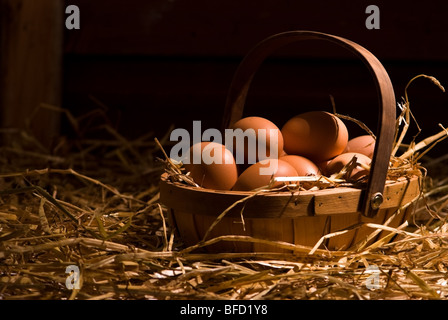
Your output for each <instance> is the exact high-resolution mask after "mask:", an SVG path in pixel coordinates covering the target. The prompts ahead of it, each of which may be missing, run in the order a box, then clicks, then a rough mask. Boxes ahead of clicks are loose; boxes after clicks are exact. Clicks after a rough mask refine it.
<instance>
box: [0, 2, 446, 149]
mask: <svg viewBox="0 0 448 320" xmlns="http://www.w3.org/2000/svg"><path fill="white" fill-rule="evenodd" d="M18 2H23V3H26V2H27V1H25V0H16V1H12V0H3V9H5V7H8V6H15V5H16V4H17V3H18ZM36 2H40V1H36ZM44 2H46V3H47V6H54V3H55V1H51V0H42V1H41V2H40V3H41V4H42V3H44ZM11 3H13V4H11ZM51 3H53V4H51ZM69 4H75V5H77V6H78V7H79V9H80V18H81V28H80V30H67V29H66V28H65V27H64V21H65V18H66V17H67V16H68V15H67V14H65V13H64V12H63V11H62V13H61V17H60V21H59V22H56V25H58V23H59V24H62V29H61V30H62V40H60V42H59V44H60V46H61V61H60V74H61V77H60V87H58V86H57V85H56V89H55V90H56V91H58V90H59V95H58V96H57V97H56V99H53V101H54V102H52V101H50V102H49V103H54V104H57V105H58V106H60V107H63V108H65V109H67V110H69V111H70V112H71V113H72V114H73V115H75V116H81V115H83V114H86V113H87V112H90V111H92V110H97V109H99V110H102V112H105V113H106V114H107V116H108V117H109V118H110V119H111V123H112V124H113V126H114V127H116V128H117V130H118V131H119V132H121V133H122V134H123V135H124V136H126V137H128V138H130V139H133V138H136V137H138V136H140V135H143V134H146V133H148V132H154V134H155V136H158V137H160V136H162V135H164V134H165V133H166V132H167V130H168V129H169V127H170V125H174V126H175V127H182V128H185V129H187V130H191V125H192V121H193V120H202V123H203V129H205V128H207V127H218V128H219V126H220V123H221V118H222V113H223V108H224V104H225V100H226V95H227V90H228V88H229V86H230V83H231V80H232V77H233V74H234V73H235V70H236V68H237V66H238V64H239V63H240V62H241V60H242V58H243V57H244V55H245V54H247V53H248V51H249V50H250V49H251V48H252V47H254V46H255V45H256V44H257V43H258V42H259V41H261V40H263V39H264V38H266V37H268V36H270V35H273V34H276V33H279V32H284V31H290V30H314V31H321V32H326V33H331V34H334V35H339V36H342V37H345V38H348V39H350V40H352V41H354V42H357V43H358V44H360V45H362V46H364V47H365V48H367V49H368V50H369V51H371V52H372V53H373V54H374V55H376V56H377V57H378V59H379V60H380V61H381V62H382V63H383V65H384V66H385V68H386V70H387V71H388V73H389V76H390V78H391V80H392V83H393V85H394V89H395V94H396V99H397V101H400V100H401V97H402V96H403V94H404V88H405V86H406V84H407V82H408V81H409V80H410V79H411V78H412V77H414V76H416V75H418V74H421V73H424V74H428V75H432V76H434V77H436V78H437V79H438V80H440V82H441V83H442V85H445V86H448V64H447V63H448V44H447V39H448V37H447V31H448V22H447V17H448V3H447V2H444V1H419V2H408V1H373V2H372V1H287V0H278V1H261V0H257V1H255V0H254V1H230V0H225V1H224V0H214V1H210V0H191V1H185V0H150V1H148V0H130V1H118V0H107V1H106V0H94V1H93V0H72V1H65V2H64V1H63V3H62V4H61V3H59V4H58V5H57V6H59V7H58V10H60V9H61V7H62V10H65V7H66V6H67V5H69ZM370 4H375V5H377V6H378V7H379V9H380V29H379V30H368V29H367V28H366V27H365V21H366V19H367V17H368V16H369V14H366V13H365V10H366V7H367V6H368V5H370ZM47 8H48V7H47ZM14 10H15V9H14ZM14 10H11V9H9V13H7V11H5V10H3V12H2V17H3V18H2V20H3V26H4V25H5V24H6V25H7V26H11V21H14ZM55 12H58V11H55ZM45 14H47V15H48V14H49V13H48V9H45V11H42V15H41V17H43V16H44V15H45ZM54 14H56V13H54ZM54 14H53V15H54ZM50 17H51V16H50ZM5 21H6V22H5ZM40 25H41V24H40ZM53 27H54V26H53ZM3 34H4V33H3ZM49 37H50V40H49V39H47V41H46V45H47V46H48V42H49V41H51V36H49ZM25 39H26V37H25ZM4 43H5V42H4V41H3V48H2V51H4V50H8V49H7V48H6V49H5V46H6V45H5V44H4ZM18 50H20V49H18ZM30 55H32V52H30ZM3 57H5V55H3ZM5 64H6V66H5ZM37 64H38V63H37ZM5 68H7V69H10V70H9V72H14V71H11V68H12V67H11V65H9V66H8V64H7V63H5V59H4V58H3V70H5ZM40 74H43V77H44V79H45V72H40ZM5 81H6V82H7V78H6V80H5V78H3V85H2V88H3V90H8V92H10V90H11V89H10V88H6V89H5ZM42 81H43V80H36V81H35V82H36V83H42ZM29 86H32V84H30V85H29ZM6 87H7V86H6ZM330 95H332V96H333V97H334V99H335V103H336V108H337V111H338V112H339V113H342V114H347V115H350V116H352V117H355V118H357V119H359V120H361V121H363V122H364V123H366V124H367V125H368V126H369V127H370V128H371V129H372V130H374V131H375V130H376V116H377V110H376V108H377V97H376V89H375V87H374V85H373V81H372V80H371V78H370V74H369V72H368V71H367V69H366V67H365V66H364V65H363V64H362V63H361V62H360V61H358V60H357V59H356V57H354V56H353V55H352V54H351V53H349V52H348V51H346V50H345V49H341V48H338V47H336V46H335V45H333V44H327V43H321V42H316V41H306V42H302V43H298V44H295V45H291V46H289V47H285V48H283V49H281V50H279V52H277V53H276V54H275V55H273V56H272V57H271V58H270V59H269V60H267V61H266V62H265V63H264V64H263V65H262V66H261V68H260V69H259V72H258V73H257V75H256V77H255V79H254V81H253V83H252V86H251V89H250V91H249V96H248V100H247V104H246V109H245V111H246V115H260V116H265V117H267V118H269V119H271V120H272V121H274V122H275V123H277V125H279V126H281V125H282V124H283V123H284V122H285V121H286V120H287V119H288V118H289V117H290V116H293V115H295V114H298V113H301V112H305V111H308V110H327V111H331V110H332V109H331V103H330ZM409 97H410V100H411V107H412V110H413V112H414V115H415V117H416V118H417V119H418V121H419V124H420V127H421V128H422V129H423V133H422V134H423V136H424V137H426V136H428V135H431V134H434V133H436V132H438V131H440V128H439V127H438V123H442V124H444V125H445V126H448V117H447V116H446V115H447V110H448V109H447V108H448V98H447V97H448V96H447V93H443V92H442V91H441V90H440V89H438V88H437V87H436V86H434V85H433V84H432V83H431V82H430V81H428V80H424V79H419V80H417V81H416V82H414V83H413V85H412V86H411V88H410V89H409ZM44 99H45V98H44V97H43V98H42V99H41V100H42V101H32V102H30V103H34V104H35V105H37V104H38V103H40V102H45V101H43V100H44ZM1 107H2V110H3V114H4V116H3V119H15V120H8V121H3V122H4V123H3V125H4V126H6V127H14V126H20V125H22V123H21V121H22V120H20V119H23V118H26V117H25V116H23V115H24V114H25V113H23V112H22V111H20V110H21V109H23V108H25V107H24V106H23V104H21V105H16V106H14V105H12V104H10V103H7V102H3V103H2V106H1ZM33 107H34V106H31V107H29V109H28V110H30V108H31V109H32V108H33ZM21 112H22V113H21ZM19 113H21V114H22V116H16V117H15V118H14V117H11V116H8V114H15V115H17V114H19ZM26 113H28V114H29V113H30V112H29V111H26ZM5 114H6V116H5ZM57 117H58V119H57V120H58V121H59V122H57V124H58V125H57V126H53V127H51V128H53V129H51V130H53V131H54V132H53V135H51V136H49V135H48V131H51V130H50V126H49V125H48V123H46V121H49V120H48V119H50V118H54V115H49V114H47V115H46V116H42V118H41V120H39V121H38V124H37V128H36V131H37V132H39V130H40V131H44V132H45V134H43V136H44V139H51V138H52V137H54V136H58V135H59V134H72V132H71V128H70V125H69V123H68V121H67V117H66V116H65V115H64V114H63V113H58V116H57ZM53 120H54V119H53ZM5 122H6V123H5ZM350 126H352V125H350ZM352 127H353V128H352V129H351V130H353V131H352V132H353V135H356V134H359V133H360V132H359V131H356V130H358V129H357V127H356V126H352ZM54 128H56V129H54ZM423 136H422V138H423ZM441 148H442V149H443V148H446V143H445V144H443V145H441V146H440V147H439V148H436V149H438V150H439V151H440V150H441Z"/></svg>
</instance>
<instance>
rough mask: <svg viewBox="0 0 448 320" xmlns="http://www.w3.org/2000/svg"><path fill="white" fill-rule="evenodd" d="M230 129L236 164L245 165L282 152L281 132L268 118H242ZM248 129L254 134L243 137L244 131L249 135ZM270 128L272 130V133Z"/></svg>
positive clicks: (276, 156)
mask: <svg viewBox="0 0 448 320" xmlns="http://www.w3.org/2000/svg"><path fill="white" fill-rule="evenodd" d="M230 129H233V130H234V131H233V135H234V138H233V154H234V157H235V160H236V163H237V164H243V165H246V167H247V165H250V164H254V163H256V162H259V161H261V160H264V159H267V158H278V157H279V156H280V154H281V153H282V152H283V136H282V133H281V131H280V129H279V128H278V127H277V126H276V125H275V124H274V123H273V122H271V121H269V120H268V119H265V118H262V117H246V118H242V119H240V120H238V121H237V122H235V123H234V124H233V125H232V126H231V128H230ZM236 129H241V130H242V131H241V130H237V131H235V130H236ZM248 129H253V130H254V131H253V133H254V135H252V136H249V138H247V139H246V138H243V137H244V133H246V135H249V132H250V131H246V130H248ZM271 130H274V131H273V132H275V134H274V135H273V134H272V132H271ZM238 132H239V133H238ZM241 133H243V134H241ZM237 134H238V135H237ZM276 136H277V137H276ZM227 138H228V137H227V136H226V139H227ZM226 141H227V140H226ZM271 144H272V145H271ZM248 146H249V147H248ZM271 149H272V153H271Z"/></svg>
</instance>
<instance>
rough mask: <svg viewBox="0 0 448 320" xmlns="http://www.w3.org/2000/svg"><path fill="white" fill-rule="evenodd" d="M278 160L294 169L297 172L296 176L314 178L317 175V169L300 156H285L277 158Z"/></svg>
mask: <svg viewBox="0 0 448 320" xmlns="http://www.w3.org/2000/svg"><path fill="white" fill-rule="evenodd" d="M279 160H283V161H286V162H288V163H289V164H290V165H292V166H293V167H294V169H296V171H297V175H299V176H311V175H312V176H316V175H318V174H319V168H318V167H317V165H316V164H315V163H314V162H313V161H311V160H310V159H307V158H305V157H302V156H296V155H286V156H282V157H280V158H279Z"/></svg>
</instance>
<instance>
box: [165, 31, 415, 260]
mask: <svg viewBox="0 0 448 320" xmlns="http://www.w3.org/2000/svg"><path fill="white" fill-rule="evenodd" d="M308 39H318V40H325V41H330V42H333V43H336V44H337V45H340V46H342V47H344V48H347V49H348V50H349V51H351V52H353V53H355V54H356V55H357V56H358V57H359V58H360V59H361V60H362V61H363V62H364V63H365V65H366V66H367V67H368V69H369V71H370V73H371V75H372V76H373V79H374V81H375V84H376V87H377V93H378V98H379V99H378V102H379V117H378V129H377V140H376V145H375V151H374V155H373V159H372V165H371V171H370V175H369V181H368V183H367V186H366V188H365V189H357V188H348V187H338V188H332V189H326V190H318V191H300V192H298V191H297V192H288V191H282V192H270V193H263V194H257V195H255V196H252V197H250V198H249V199H247V200H246V201H244V202H241V200H242V199H244V198H246V197H248V196H250V195H253V193H251V192H237V191H216V190H210V189H204V188H196V187H191V186H187V185H182V184H180V183H173V182H170V181H169V179H167V176H166V175H163V176H162V178H161V182H160V200H161V202H162V203H163V204H164V205H165V206H166V207H167V208H168V212H169V219H170V222H171V223H172V225H173V226H174V227H175V228H176V229H177V231H178V232H179V234H180V236H181V238H182V240H183V242H184V243H185V245H187V246H191V245H195V244H197V243H199V242H200V241H202V240H208V239H212V238H216V237H219V236H226V235H238V236H250V237H252V238H256V239H263V240H272V241H282V242H286V243H291V244H295V245H302V246H311V247H312V246H314V245H315V244H316V243H317V242H318V241H319V240H320V239H321V238H322V237H323V236H324V235H327V234H330V233H334V232H336V231H339V230H347V231H346V232H344V233H342V234H340V235H337V236H334V237H331V238H328V239H326V240H325V241H324V242H323V243H322V246H324V247H325V248H327V249H329V250H346V249H348V248H350V247H352V246H353V245H355V244H357V243H358V242H360V241H363V240H365V239H366V237H367V236H368V235H369V234H371V233H372V232H373V231H375V229H373V228H371V227H370V226H366V225H365V224H363V223H374V224H381V225H382V224H385V223H386V222H387V225H388V226H390V227H397V226H399V225H400V224H401V223H402V222H404V221H405V220H406V219H408V218H409V214H410V210H411V209H412V205H409V204H412V203H413V202H414V201H415V200H416V199H417V198H418V196H419V194H420V189H419V177H417V176H416V177H412V178H401V179H399V180H398V181H395V182H392V183H387V184H386V176H387V171H388V167H389V160H390V154H391V150H392V144H393V139H394V135H395V116H396V114H395V103H396V101H395V95H394V90H393V87H392V84H391V81H390V79H389V76H388V74H387V72H386V71H385V69H384V67H383V66H382V64H381V63H380V62H379V61H378V59H377V58H376V57H375V56H374V55H373V54H371V53H370V52H369V51H367V50H366V49H365V48H363V47H361V46H360V45H358V44H356V43H354V42H352V41H350V40H347V39H344V38H341V37H338V36H334V35H329V34H324V33H319V32H313V31H289V32H284V33H280V34H276V35H273V36H271V37H269V38H267V39H265V40H263V41H262V42H260V43H259V44H258V45H257V46H255V47H254V48H253V49H252V50H251V51H250V52H249V54H248V55H247V56H246V57H245V58H244V59H243V61H242V62H241V64H240V66H239V67H238V69H237V71H236V73H235V75H234V78H233V81H232V84H231V86H230V90H229V94H228V97H227V102H226V106H225V112H224V117H223V124H222V127H223V128H222V129H223V130H224V129H225V128H228V127H229V126H230V125H232V124H233V123H234V122H236V121H238V120H239V119H241V117H242V115H243V109H244V104H245V100H246V96H247V92H248V89H249V86H250V83H251V81H252V78H253V76H254V74H255V72H256V71H257V69H258V68H259V66H260V64H261V63H262V62H263V61H264V60H265V58H266V57H268V56H269V55H270V54H271V53H273V52H274V51H276V50H278V49H279V48H280V47H282V46H284V45H286V44H289V43H292V42H296V41H301V40H308ZM238 201H240V202H241V203H240V202H238ZM232 206H233V207H232ZM230 207H232V208H231V209H230V210H228V212H227V213H226V214H225V216H224V217H223V218H222V219H221V220H220V221H219V222H218V223H217V224H216V225H215V226H214V227H213V228H212V229H211V230H210V227H211V225H212V224H213V223H214V222H215V221H216V219H217V217H218V216H219V215H220V214H222V213H223V212H224V211H225V210H227V209H228V208H230ZM403 207H406V208H405V209H403V210H402V208H403ZM354 226H356V227H354ZM207 232H208V233H207ZM386 234H387V231H382V232H381V233H379V234H378V235H377V236H376V238H374V239H372V241H373V240H375V239H378V238H380V237H383V236H385V235H386ZM206 235H207V239H204V236H206ZM229 239H231V237H227V239H226V240H229ZM246 240H250V239H246ZM206 249H207V250H208V251H212V252H285V251H290V250H287V249H284V248H279V247H277V246H275V245H271V244H270V243H266V242H265V243H261V242H258V241H220V242H217V243H215V244H213V245H210V246H206Z"/></svg>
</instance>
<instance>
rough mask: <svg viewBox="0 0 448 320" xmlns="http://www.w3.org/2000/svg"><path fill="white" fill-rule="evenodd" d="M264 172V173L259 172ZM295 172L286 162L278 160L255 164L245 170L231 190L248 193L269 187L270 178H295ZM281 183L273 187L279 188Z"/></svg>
mask: <svg viewBox="0 0 448 320" xmlns="http://www.w3.org/2000/svg"><path fill="white" fill-rule="evenodd" d="M261 170H265V171H261ZM295 176H297V171H296V170H295V169H294V167H293V166H291V165H290V164H289V163H288V162H286V161H283V160H279V159H267V160H264V161H261V162H257V163H255V164H253V165H251V166H250V167H249V168H247V169H246V170H245V171H244V172H243V173H242V174H241V175H240V176H239V177H238V180H237V181H236V183H235V185H234V186H233V188H232V190H235V191H250V190H253V189H256V188H260V187H263V186H267V185H269V182H270V181H271V178H272V177H295ZM282 185H284V183H283V182H277V183H276V184H274V186H273V187H275V188H277V187H281V186H282Z"/></svg>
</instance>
